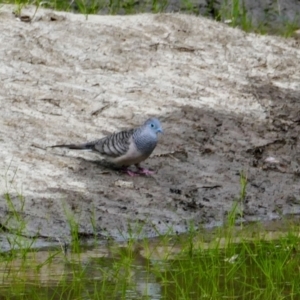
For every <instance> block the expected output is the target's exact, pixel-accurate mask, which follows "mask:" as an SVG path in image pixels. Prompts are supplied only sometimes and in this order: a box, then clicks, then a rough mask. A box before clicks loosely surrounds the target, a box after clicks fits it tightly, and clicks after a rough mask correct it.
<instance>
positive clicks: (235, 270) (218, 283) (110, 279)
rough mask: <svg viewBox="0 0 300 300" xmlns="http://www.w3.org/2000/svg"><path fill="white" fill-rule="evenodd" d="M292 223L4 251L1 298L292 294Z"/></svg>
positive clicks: (295, 236) (295, 240)
mask: <svg viewBox="0 0 300 300" xmlns="http://www.w3.org/2000/svg"><path fill="white" fill-rule="evenodd" d="M278 226H280V223H278V222H276V223H274V224H273V228H276V227H278ZM281 227H282V228H283V226H282V224H281ZM258 228H260V229H259V230H258ZM298 228H299V226H298V225H297V224H293V225H292V227H291V225H289V227H288V230H282V231H278V230H276V231H274V230H265V229H264V230H262V229H261V227H256V229H253V228H252V229H251V230H250V231H248V229H247V230H244V229H243V230H239V229H238V230H236V229H234V230H232V229H231V230H230V231H224V232H222V233H220V231H217V230H215V231H206V232H202V233H199V232H193V233H192V234H191V233H190V234H189V235H184V236H180V237H168V236H164V237H159V238H156V239H153V240H132V241H131V240H129V241H127V242H123V243H114V242H107V243H105V244H103V243H102V244H100V245H99V243H98V245H93V246H88V247H80V246H79V245H77V246H78V247H79V250H80V251H78V253H76V251H75V250H76V249H69V250H67V251H65V249H63V248H54V249H47V250H40V251H25V250H20V251H17V252H14V251H13V252H6V253H2V256H1V263H0V280H1V285H0V299H165V300H169V299H170V300H171V299H222V298H224V299H262V298H268V299H299V297H300V288H299V287H298V286H299V280H300V275H299V273H300V272H299V265H300V257H299V255H298V250H299V241H300V239H299V232H298ZM77 250H78V248H77Z"/></svg>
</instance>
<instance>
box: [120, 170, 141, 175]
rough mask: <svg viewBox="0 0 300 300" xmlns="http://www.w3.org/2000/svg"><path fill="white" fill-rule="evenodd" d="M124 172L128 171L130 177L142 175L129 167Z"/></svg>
mask: <svg viewBox="0 0 300 300" xmlns="http://www.w3.org/2000/svg"><path fill="white" fill-rule="evenodd" d="M123 172H124V173H126V174H127V175H129V176H130V177H135V176H139V175H140V174H139V173H137V172H134V171H131V170H129V169H124V170H123Z"/></svg>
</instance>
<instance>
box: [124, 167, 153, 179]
mask: <svg viewBox="0 0 300 300" xmlns="http://www.w3.org/2000/svg"><path fill="white" fill-rule="evenodd" d="M122 171H123V172H124V173H126V174H127V175H129V176H130V177H135V176H139V175H146V176H148V175H153V174H155V171H151V170H148V169H144V168H138V170H137V171H131V170H129V169H123V170H122Z"/></svg>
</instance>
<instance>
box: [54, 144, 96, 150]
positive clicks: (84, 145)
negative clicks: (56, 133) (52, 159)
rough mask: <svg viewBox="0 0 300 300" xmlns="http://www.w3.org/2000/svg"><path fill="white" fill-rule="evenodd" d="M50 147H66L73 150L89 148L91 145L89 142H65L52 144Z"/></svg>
mask: <svg viewBox="0 0 300 300" xmlns="http://www.w3.org/2000/svg"><path fill="white" fill-rule="evenodd" d="M50 147H51V148H68V149H73V150H91V149H92V147H91V146H90V145H89V144H66V145H54V146H50Z"/></svg>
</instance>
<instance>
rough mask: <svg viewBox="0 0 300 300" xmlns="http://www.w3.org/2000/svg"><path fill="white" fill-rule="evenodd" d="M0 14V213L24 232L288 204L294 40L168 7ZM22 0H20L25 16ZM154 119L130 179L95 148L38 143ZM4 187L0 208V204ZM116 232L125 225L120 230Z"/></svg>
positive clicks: (174, 225) (260, 214)
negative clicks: (160, 10) (149, 143)
mask: <svg viewBox="0 0 300 300" xmlns="http://www.w3.org/2000/svg"><path fill="white" fill-rule="evenodd" d="M12 10H13V7H11V6H3V7H1V11H0V32H1V33H0V56H1V60H0V85H1V89H0V103H1V110H0V172H1V185H0V191H1V198H0V216H1V224H2V226H4V227H5V228H7V229H9V230H11V229H12V228H15V229H16V230H17V229H18V228H20V226H21V225H20V220H18V219H17V218H16V217H15V214H14V210H16V211H17V212H18V213H19V215H20V216H22V220H23V221H24V222H25V224H26V225H25V228H24V230H23V233H24V234H25V235H28V236H34V235H38V236H41V237H52V238H67V237H69V235H70V225H69V221H68V219H69V218H70V216H72V218H73V219H74V220H75V221H76V222H78V224H79V231H80V234H82V235H83V236H85V235H87V236H89V235H92V234H93V233H94V232H96V233H97V234H99V236H112V237H114V238H120V237H125V238H126V237H128V234H129V232H130V230H138V229H141V232H142V233H143V234H146V235H148V236H154V235H156V234H157V233H158V232H161V233H163V232H167V231H168V230H170V228H171V229H172V230H173V232H184V231H185V230H186V229H187V226H188V224H189V223H190V222H193V223H194V224H195V225H196V226H198V225H201V226H214V225H221V224H222V223H223V222H224V220H225V218H226V215H227V214H228V212H229V211H230V210H231V208H232V205H233V203H234V201H235V200H236V199H237V198H238V197H239V194H240V189H241V186H240V173H241V172H242V171H243V172H244V173H245V174H246V176H247V178H248V184H247V194H246V198H245V201H244V203H243V205H242V210H243V217H242V218H241V221H251V220H267V219H274V218H280V217H281V216H282V215H286V214H298V213H299V211H300V206H299V200H300V193H299V191H300V184H299V180H300V177H299V175H300V171H299V164H300V143H299V132H300V113H299V111H300V100H299V99H300V97H299V96H300V83H299V79H300V71H299V70H300V50H299V44H298V42H297V41H295V40H292V39H289V40H287V39H283V38H280V37H273V36H272V37H271V36H258V35H254V34H246V33H244V32H242V31H240V30H238V29H232V28H229V27H227V26H226V25H224V24H221V23H217V22H214V21H211V20H207V19H205V18H202V17H199V18H198V17H194V16H187V15H180V14H161V15H150V14H141V15H135V16H89V17H88V20H85V17H84V16H79V15H73V14H68V13H58V12H51V11H47V10H42V9H40V10H38V12H37V14H36V16H35V17H34V19H33V20H32V22H31V23H26V22H22V21H20V19H19V18H16V17H15V16H14V15H13V14H12ZM33 12H34V9H33V8H27V9H24V10H23V12H22V13H23V16H24V15H29V16H32V15H33ZM149 116H156V117H158V118H159V119H160V120H161V121H162V124H163V127H164V131H165V134H164V135H162V136H161V138H160V142H159V145H158V147H157V149H156V150H155V152H154V153H153V155H152V156H151V157H150V158H149V159H148V160H147V161H146V162H145V163H144V166H146V167H149V168H152V169H155V170H156V171H157V174H156V175H154V176H149V177H135V178H131V177H128V176H127V175H125V174H122V173H120V172H118V171H117V170H114V169H111V168H109V166H107V165H106V164H105V163H104V162H102V161H101V158H100V157H98V156H97V155H96V154H92V153H87V152H76V151H68V150H60V149H49V148H47V146H50V145H54V144H57V143H65V142H83V141H87V140H92V139H95V138H98V137H99V138H100V137H102V136H104V135H105V134H107V132H113V131H116V130H120V129H123V128H128V127H132V126H138V125H139V124H141V123H143V122H144V120H145V119H146V118H148V117H149ZM7 193H9V195H10V199H11V200H12V204H13V205H14V208H12V205H9V204H8V202H7ZM129 229H130V230H129Z"/></svg>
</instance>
